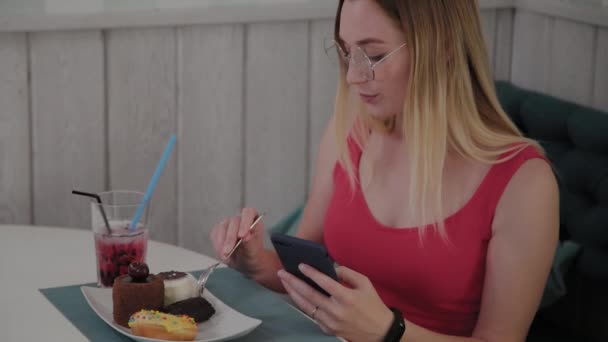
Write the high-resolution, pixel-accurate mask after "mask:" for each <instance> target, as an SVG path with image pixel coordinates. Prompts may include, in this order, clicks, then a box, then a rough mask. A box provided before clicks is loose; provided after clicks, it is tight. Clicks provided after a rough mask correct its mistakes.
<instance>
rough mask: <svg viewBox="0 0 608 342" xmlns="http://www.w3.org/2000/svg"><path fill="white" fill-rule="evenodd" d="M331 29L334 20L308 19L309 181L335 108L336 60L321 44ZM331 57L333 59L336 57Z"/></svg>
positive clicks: (330, 32) (331, 35) (331, 33)
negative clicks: (309, 25) (332, 60)
mask: <svg viewBox="0 0 608 342" xmlns="http://www.w3.org/2000/svg"><path fill="white" fill-rule="evenodd" d="M333 29H334V21H333V20H319V21H314V22H312V23H311V40H310V42H311V47H310V50H311V55H310V58H311V61H310V103H309V108H310V114H309V115H310V130H309V135H308V179H309V184H310V182H311V181H312V176H313V174H314V168H315V163H316V159H317V152H318V149H319V143H320V141H321V138H322V136H323V132H324V131H325V127H326V126H327V122H328V120H329V118H330V117H331V116H332V114H333V110H334V99H335V94H336V89H337V88H336V87H337V78H338V64H337V63H335V62H331V61H330V58H329V57H328V56H327V54H326V52H325V48H324V41H325V39H332V38H333ZM333 59H334V60H335V59H336V58H333ZM309 188H310V187H309Z"/></svg>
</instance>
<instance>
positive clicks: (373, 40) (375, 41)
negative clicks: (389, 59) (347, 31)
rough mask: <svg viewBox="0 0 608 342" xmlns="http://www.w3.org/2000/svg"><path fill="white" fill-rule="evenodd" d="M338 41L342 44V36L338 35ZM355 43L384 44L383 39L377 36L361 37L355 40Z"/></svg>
mask: <svg viewBox="0 0 608 342" xmlns="http://www.w3.org/2000/svg"><path fill="white" fill-rule="evenodd" d="M338 42H339V43H341V44H344V43H345V42H344V39H342V37H338ZM355 43H356V44H357V45H369V44H384V43H385V41H383V40H382V39H378V38H363V39H360V40H357V41H356V42H355Z"/></svg>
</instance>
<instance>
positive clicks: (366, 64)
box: [350, 47, 373, 81]
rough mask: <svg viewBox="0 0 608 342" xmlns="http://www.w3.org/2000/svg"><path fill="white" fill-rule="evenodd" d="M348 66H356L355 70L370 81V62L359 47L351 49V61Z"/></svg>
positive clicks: (371, 73) (371, 76)
mask: <svg viewBox="0 0 608 342" xmlns="http://www.w3.org/2000/svg"><path fill="white" fill-rule="evenodd" d="M350 67H351V68H356V69H357V72H358V73H359V74H360V75H361V76H362V77H363V78H365V79H366V80H368V81H370V80H372V79H373V70H372V63H371V62H370V60H369V57H367V55H366V54H365V52H364V51H363V49H361V48H360V47H356V48H354V49H353V50H352V63H351V66H350Z"/></svg>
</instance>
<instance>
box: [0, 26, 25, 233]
mask: <svg viewBox="0 0 608 342" xmlns="http://www.w3.org/2000/svg"><path fill="white" fill-rule="evenodd" d="M27 67H28V66H27V43H26V35H25V34H24V33H21V34H12V33H6V34H5V33H3V34H0V224H10V223H19V224H29V223H30V222H31V202H30V201H31V188H30V181H31V179H30V172H31V166H30V158H31V154H30V152H31V151H30V131H29V130H30V115H29V108H28V96H29V94H28V92H29V91H28V84H27Z"/></svg>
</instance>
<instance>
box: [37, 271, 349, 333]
mask: <svg viewBox="0 0 608 342" xmlns="http://www.w3.org/2000/svg"><path fill="white" fill-rule="evenodd" d="M192 273H193V274H194V275H195V276H197V275H198V273H199V271H197V272H192ZM83 285H89V286H94V284H79V285H71V286H63V287H54V288H48V289H41V290H40V292H41V293H42V294H43V295H44V296H45V297H46V298H47V299H48V300H49V301H50V302H51V303H52V304H53V305H54V306H55V307H56V308H57V309H58V310H59V311H60V312H61V313H62V314H63V315H64V316H65V317H66V318H67V319H68V320H69V321H70V322H72V324H73V325H74V326H75V327H76V328H78V330H80V332H81V333H82V334H83V335H84V336H86V337H87V338H88V339H89V340H91V341H131V339H129V338H127V337H126V336H124V335H121V334H120V333H118V332H116V331H114V329H112V328H111V327H109V326H108V325H107V324H106V323H105V322H104V321H103V320H102V319H101V318H99V317H98V316H97V314H95V312H94V311H93V310H92V309H91V308H90V307H89V305H88V304H87V302H86V299H85V298H84V296H83V295H82V292H81V291H80V287H81V286H83ZM207 288H208V289H209V290H210V291H211V292H212V293H213V294H214V295H215V296H216V297H218V298H219V299H221V300H222V301H223V302H224V303H226V304H227V305H229V306H231V307H232V308H234V309H235V310H237V311H239V312H241V313H243V314H245V315H247V316H250V317H254V318H258V319H260V320H262V324H261V325H260V326H259V327H257V328H256V329H255V330H254V331H252V332H251V333H249V334H248V335H247V336H244V337H241V338H239V339H235V340H234V341H243V342H245V341H247V342H257V341H295V342H298V341H320V342H323V341H327V342H329V341H332V342H333V341H338V339H337V338H335V337H331V336H326V335H324V334H323V332H321V330H320V329H319V327H318V326H317V325H316V324H315V323H314V322H312V321H310V320H309V319H308V318H306V317H304V316H303V315H302V314H301V313H300V312H298V311H297V310H295V309H294V308H293V307H291V306H290V305H289V304H287V303H286V302H285V301H284V300H283V299H282V298H281V297H279V296H277V295H276V294H275V293H273V292H272V291H269V290H267V289H266V288H264V287H262V286H260V285H259V284H257V283H255V282H253V281H251V280H249V279H247V278H245V277H244V276H243V275H241V274H240V273H238V272H237V271H235V270H233V269H230V268H219V269H217V270H216V271H215V272H214V274H213V276H212V277H211V278H210V279H209V284H208V285H207Z"/></svg>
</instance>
